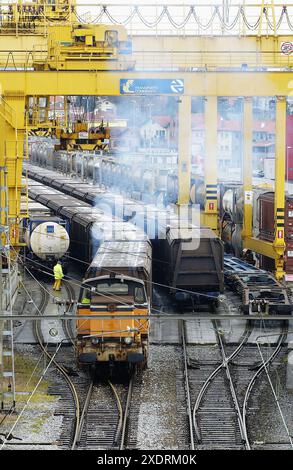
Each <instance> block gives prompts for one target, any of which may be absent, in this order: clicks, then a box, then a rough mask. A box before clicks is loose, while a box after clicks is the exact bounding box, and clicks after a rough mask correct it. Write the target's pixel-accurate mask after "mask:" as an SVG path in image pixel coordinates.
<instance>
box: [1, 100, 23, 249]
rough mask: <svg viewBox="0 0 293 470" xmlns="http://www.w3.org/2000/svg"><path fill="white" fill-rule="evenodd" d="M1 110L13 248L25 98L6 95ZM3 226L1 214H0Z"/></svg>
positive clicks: (3, 160)
mask: <svg viewBox="0 0 293 470" xmlns="http://www.w3.org/2000/svg"><path fill="white" fill-rule="evenodd" d="M2 103H5V107H2V112H1V113H0V135H1V139H0V166H1V167H6V168H7V170H8V179H7V186H8V201H9V207H8V219H9V227H10V241H11V243H12V244H13V245H17V244H18V241H19V215H20V191H21V171H22V159H23V143H24V128H25V126H24V109H25V96H24V94H23V93H21V92H17V93H7V94H6V95H4V98H3V99H2ZM1 205H2V207H3V201H1ZM1 216H2V217H1V223H2V224H3V217H4V214H3V213H1Z"/></svg>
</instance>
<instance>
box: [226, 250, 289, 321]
mask: <svg viewBox="0 0 293 470" xmlns="http://www.w3.org/2000/svg"><path fill="white" fill-rule="evenodd" d="M224 273H225V281H226V285H228V286H229V287H230V288H231V289H232V290H234V291H235V292H236V293H237V294H238V295H239V296H240V297H241V300H242V311H243V312H244V313H245V314H249V313H254V312H263V313H271V314H285V315H286V314H288V315H290V314H291V312H292V302H291V299H290V297H289V295H288V290H287V288H286V287H285V286H284V285H283V284H282V283H281V282H278V281H277V280H276V279H275V278H274V277H273V276H272V275H271V274H269V273H268V272H266V271H264V270H262V269H258V268H256V267H255V266H252V265H251V264H248V263H245V262H244V261H242V260H239V259H238V258H235V257H233V256H229V255H225V258H224Z"/></svg>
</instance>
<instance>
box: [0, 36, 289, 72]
mask: <svg viewBox="0 0 293 470" xmlns="http://www.w3.org/2000/svg"><path fill="white" fill-rule="evenodd" d="M47 30H48V27H47V28H45V29H43V30H40V34H36V31H34V33H33V34H29V33H28V32H27V31H25V33H23V34H22V33H21V32H20V33H19V34H18V35H17V36H16V35H15V36H13V35H3V36H2V35H1V34H0V64H3V65H4V66H5V65H6V67H15V66H23V67H30V66H31V65H32V63H33V60H34V59H37V58H38V57H46V56H47V50H48V45H47ZM131 40H132V50H133V54H132V59H134V61H135V64H136V67H137V68H139V69H140V70H141V69H144V70H150V69H154V68H157V67H160V69H167V68H168V69H173V70H175V68H176V69H177V70H178V68H180V69H181V70H186V71H187V70H192V68H193V67H198V68H203V69H205V70H206V69H210V70H214V69H218V68H219V67H230V68H240V67H242V66H244V65H245V66H246V67H253V68H256V67H258V68H263V67H275V68H276V67H290V66H292V63H293V54H284V53H282V45H283V44H284V43H287V44H288V43H290V42H292V35H281V36H277V37H276V36H274V35H271V36H267V35H266V36H259V35H248V36H232V35H231V36H230V35H229V36H188V35H187V36H184V37H183V36H181V35H180V36H175V35H170V36H161V35H147V36H146V35H145V36H142V35H137V36H132V38H131Z"/></svg>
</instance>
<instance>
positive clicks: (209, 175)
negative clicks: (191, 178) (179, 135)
mask: <svg viewBox="0 0 293 470" xmlns="http://www.w3.org/2000/svg"><path fill="white" fill-rule="evenodd" d="M217 102H218V97H217V96H207V97H206V102H205V166H204V169H205V207H204V211H203V213H202V214H201V223H202V224H203V225H205V226H207V227H210V228H211V229H212V230H214V231H215V232H217V231H218V194H217V187H218V185H217V173H218V171H217V165H218V161H217V160H218V159H217V157H218V103H217Z"/></svg>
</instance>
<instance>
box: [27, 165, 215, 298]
mask: <svg viewBox="0 0 293 470" xmlns="http://www.w3.org/2000/svg"><path fill="white" fill-rule="evenodd" d="M25 171H26V172H27V173H28V176H29V177H30V178H33V179H35V180H37V181H39V182H40V183H44V184H46V185H49V186H50V188H47V189H46V190H43V191H47V192H48V195H49V196H50V198H51V195H54V192H55V191H56V190H55V189H54V188H55V187H59V188H60V190H61V191H62V192H64V193H66V195H68V196H74V197H76V198H78V199H79V201H76V203H79V205H80V204H83V203H84V202H85V203H87V204H90V205H91V206H93V207H94V208H95V209H97V210H102V211H103V212H104V213H106V214H108V215H112V216H114V217H118V218H119V219H122V220H123V221H124V222H126V221H131V223H132V225H134V226H135V227H138V228H139V229H141V230H143V231H144V232H145V233H147V234H148V235H149V237H150V239H151V240H152V245H153V250H154V257H155V259H156V260H157V261H158V263H157V266H155V268H154V275H155V278H156V279H157V278H158V277H162V276H163V277H164V279H165V280H166V283H167V285H168V286H170V292H171V293H174V296H175V297H176V295H175V293H177V297H178V298H181V299H182V297H187V298H189V299H190V298H191V296H190V295H185V296H183V295H178V291H176V289H179V288H181V287H180V284H182V285H184V286H185V290H186V291H188V292H199V293H200V292H206V293H209V294H210V295H211V298H213V297H217V296H218V294H219V293H221V292H223V289H224V285H223V244H222V243H221V241H220V239H219V237H217V236H215V234H214V233H213V232H212V231H211V230H210V229H206V228H200V229H199V228H197V227H195V226H192V224H191V225H190V223H189V222H188V221H187V224H186V221H184V220H183V221H181V222H180V224H181V226H180V224H178V215H177V214H175V213H173V212H172V211H170V210H169V211H167V210H165V209H159V208H157V207H155V206H154V205H144V204H143V203H141V202H140V201H135V200H130V199H127V198H122V197H121V196H118V195H115V194H112V193H109V192H106V191H105V190H102V189H100V188H98V187H95V186H92V185H90V184H87V183H82V182H79V181H73V180H72V179H70V178H69V177H67V178H66V177H64V176H63V175H61V174H57V175H56V173H55V172H53V171H51V170H46V169H42V168H39V167H36V166H33V165H29V164H28V165H27V166H26V169H25ZM58 193H59V191H58ZM29 194H31V190H30V191H29ZM34 197H37V195H34ZM38 199H40V198H38ZM41 200H42V202H44V203H45V202H46V201H45V198H44V197H42V198H41ZM50 207H52V198H51V202H50ZM83 210H85V209H83ZM70 212H71V214H73V212H72V209H71V211H68V209H66V211H65V210H64V209H61V210H60V214H61V215H62V216H64V217H69V216H70ZM70 220H71V224H72V225H74V224H75V220H76V217H75V216H74V217H73V218H70ZM74 237H75V239H76V238H77V234H75V235H74ZM85 238H86V239H88V237H85ZM192 239H193V240H195V239H196V240H198V241H200V244H198V245H196V246H191V244H189V245H188V243H189V242H191V240H192ZM74 251H75V249H74ZM81 251H83V250H82V248H81ZM178 253H179V254H180V256H181V258H180V257H178V256H179V255H178ZM198 256H199V257H200V261H201V263H198V262H194V261H195V260H196V259H197V257H198ZM86 257H87V260H91V253H88V254H87V255H86V256H85V257H84V259H85V258H86ZM177 257H178V260H177ZM162 266H163V268H162ZM205 271H206V272H207V273H209V274H206V276H205V275H204V272H205ZM157 272H159V274H157ZM181 272H182V274H180V273H181ZM187 272H188V273H189V275H188V276H187ZM170 273H172V276H170ZM182 277H184V278H185V280H184V281H183V280H182ZM203 279H204V282H203ZM205 281H207V282H205ZM192 298H193V300H194V298H195V296H194V295H192Z"/></svg>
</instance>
